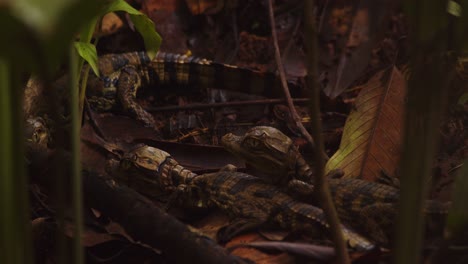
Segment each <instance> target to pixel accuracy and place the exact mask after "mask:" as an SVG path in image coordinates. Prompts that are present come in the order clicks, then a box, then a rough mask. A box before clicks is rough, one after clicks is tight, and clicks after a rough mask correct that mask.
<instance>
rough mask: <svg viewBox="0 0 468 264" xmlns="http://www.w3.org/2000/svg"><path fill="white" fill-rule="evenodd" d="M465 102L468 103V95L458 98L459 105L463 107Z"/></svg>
mask: <svg viewBox="0 0 468 264" xmlns="http://www.w3.org/2000/svg"><path fill="white" fill-rule="evenodd" d="M466 102H468V93H464V94H462V96H460V98H458V104H459V105H464V104H466Z"/></svg>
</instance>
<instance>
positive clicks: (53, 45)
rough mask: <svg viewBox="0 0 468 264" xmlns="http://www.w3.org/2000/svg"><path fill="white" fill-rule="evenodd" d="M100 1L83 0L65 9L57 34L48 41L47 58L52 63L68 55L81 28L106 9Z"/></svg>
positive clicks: (55, 63) (56, 62)
mask: <svg viewBox="0 0 468 264" xmlns="http://www.w3.org/2000/svg"><path fill="white" fill-rule="evenodd" d="M104 7H105V5H103V4H102V3H101V2H100V1H94V0H81V1H77V2H76V3H74V4H73V5H71V6H69V7H68V8H66V9H65V10H63V12H62V14H61V16H60V19H59V20H58V21H60V24H59V25H57V27H56V29H55V34H53V35H52V36H50V37H49V38H48V39H47V40H46V41H47V43H46V51H47V52H48V54H47V58H48V60H49V61H50V62H51V64H52V65H54V66H55V65H58V63H59V62H60V61H61V60H62V58H64V57H65V56H66V55H68V51H69V47H70V43H71V42H72V41H73V39H74V38H75V37H76V34H77V33H78V32H79V30H80V29H81V28H82V27H83V26H85V25H89V23H90V21H92V20H93V19H95V18H96V17H97V16H98V15H99V14H100V13H101V12H102V10H103V9H104Z"/></svg>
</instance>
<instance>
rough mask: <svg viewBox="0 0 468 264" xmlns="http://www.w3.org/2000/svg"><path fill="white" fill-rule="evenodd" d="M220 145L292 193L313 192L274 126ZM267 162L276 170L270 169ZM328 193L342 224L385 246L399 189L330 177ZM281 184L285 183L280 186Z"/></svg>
mask: <svg viewBox="0 0 468 264" xmlns="http://www.w3.org/2000/svg"><path fill="white" fill-rule="evenodd" d="M222 144H223V146H224V147H225V148H226V149H227V150H229V151H230V152H232V153H234V154H235V155H237V156H239V157H241V158H243V159H245V160H246V161H247V162H248V163H249V164H250V165H252V166H253V167H255V168H256V169H258V170H260V171H263V172H265V173H270V175H271V177H272V179H273V180H270V181H273V183H275V182H280V180H278V179H281V177H283V178H284V179H285V180H284V181H286V182H289V186H294V187H296V189H294V188H293V190H292V191H293V192H294V191H296V192H301V193H302V194H306V195H308V196H309V197H311V196H312V194H313V177H312V176H313V175H312V170H311V168H310V167H309V165H308V164H307V163H306V162H305V160H304V159H303V157H302V156H301V154H300V153H299V151H298V150H297V148H295V147H294V144H293V142H292V141H291V139H289V138H288V137H287V136H286V135H284V134H283V133H282V132H281V131H279V130H277V129H276V128H273V127H266V126H259V127H253V128H251V129H250V130H249V131H247V133H246V134H245V135H244V136H241V137H240V136H235V135H232V134H227V135H225V136H224V137H223V138H222ZM270 164H273V165H272V166H273V167H274V168H275V169H273V170H272V169H271V167H269V166H270ZM328 183H329V186H330V191H331V195H332V197H333V200H334V203H335V205H336V207H337V211H338V215H339V217H340V218H341V220H342V221H343V222H344V223H345V224H349V225H350V226H352V227H354V228H356V229H358V230H362V231H364V232H365V233H366V234H367V235H368V236H369V237H370V238H372V240H373V241H375V242H377V243H380V244H382V245H388V243H389V239H390V238H391V236H392V233H393V229H394V219H395V216H396V209H395V208H396V204H397V202H398V201H399V197H400V192H399V189H397V188H394V187H392V186H389V185H386V184H380V183H376V182H369V181H364V180H359V179H350V178H344V179H341V178H336V177H329V178H328ZM283 186H284V185H283ZM447 210H448V204H443V203H440V202H437V201H432V200H428V201H427V203H426V207H425V212H426V213H427V214H428V215H432V216H434V217H436V216H437V215H439V216H443V215H445V214H446V213H447Z"/></svg>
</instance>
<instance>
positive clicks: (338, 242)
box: [268, 0, 350, 263]
mask: <svg viewBox="0 0 468 264" xmlns="http://www.w3.org/2000/svg"><path fill="white" fill-rule="evenodd" d="M313 8H314V2H313V1H309V0H308V1H305V9H304V10H305V12H304V24H305V29H306V32H305V36H306V44H309V45H307V47H309V51H308V53H307V58H308V60H307V63H308V64H307V65H308V77H307V81H308V84H309V85H310V87H311V88H313V92H312V93H311V104H312V105H313V107H312V113H311V114H312V125H313V128H314V129H313V133H315V134H314V137H315V139H316V140H317V144H314V141H313V139H312V137H311V136H310V134H309V133H308V132H307V130H306V129H305V128H304V126H303V125H302V123H301V122H300V118H299V115H298V114H297V112H296V109H295V108H294V105H293V101H292V99H291V95H290V93H289V89H288V86H287V83H286V76H285V73H284V68H283V64H282V62H281V55H280V52H279V47H278V40H277V37H276V29H275V19H274V14H273V3H272V0H269V1H268V11H269V14H270V24H271V33H272V36H273V44H274V47H275V57H276V62H277V64H278V70H279V74H280V78H281V83H282V86H283V90H284V93H285V96H286V99H287V102H288V106H289V108H290V111H291V115H292V117H293V119H294V121H295V122H296V125H297V127H298V128H299V129H300V131H301V133H302V134H303V135H304V137H305V138H306V139H307V141H308V142H309V144H310V145H311V146H312V147H313V149H314V151H315V154H316V155H315V159H316V162H317V164H316V173H317V178H316V179H315V183H316V190H317V194H318V198H319V201H320V202H321V205H322V208H323V211H324V213H325V217H326V218H327V221H328V223H329V224H330V230H331V235H332V240H333V242H334V245H335V249H336V252H337V258H338V262H339V263H350V261H349V256H348V253H347V249H346V244H345V242H344V240H343V234H342V233H341V228H340V221H339V219H338V215H337V213H336V210H335V206H334V205H333V202H332V200H331V195H330V190H329V188H328V182H327V181H325V176H324V164H325V157H326V154H323V153H324V151H323V140H322V134H321V131H322V129H321V123H320V119H319V116H320V115H319V113H320V106H319V88H318V86H317V85H316V80H317V78H316V74H317V66H316V50H317V48H316V43H315V36H316V29H315V23H314V20H315V16H314V12H313ZM327 158H328V157H327Z"/></svg>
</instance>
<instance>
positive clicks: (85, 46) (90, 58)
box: [74, 41, 99, 76]
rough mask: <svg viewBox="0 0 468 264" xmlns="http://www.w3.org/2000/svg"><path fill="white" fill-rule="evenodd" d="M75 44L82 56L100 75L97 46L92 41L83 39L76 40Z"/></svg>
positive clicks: (95, 72)
mask: <svg viewBox="0 0 468 264" xmlns="http://www.w3.org/2000/svg"><path fill="white" fill-rule="evenodd" d="M74 45H75V49H76V51H77V52H78V54H79V55H80V57H81V58H83V59H84V60H85V61H87V62H88V64H89V65H90V66H91V68H92V69H93V72H94V74H96V75H97V76H99V67H98V55H97V51H96V46H94V45H93V44H91V43H86V42H81V41H75V43H74Z"/></svg>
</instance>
